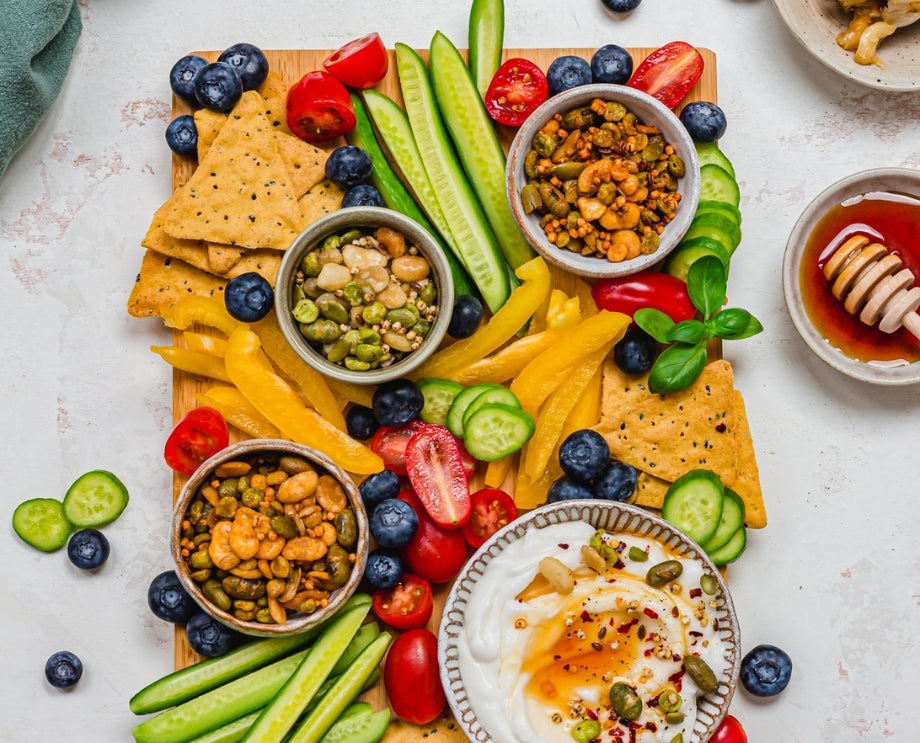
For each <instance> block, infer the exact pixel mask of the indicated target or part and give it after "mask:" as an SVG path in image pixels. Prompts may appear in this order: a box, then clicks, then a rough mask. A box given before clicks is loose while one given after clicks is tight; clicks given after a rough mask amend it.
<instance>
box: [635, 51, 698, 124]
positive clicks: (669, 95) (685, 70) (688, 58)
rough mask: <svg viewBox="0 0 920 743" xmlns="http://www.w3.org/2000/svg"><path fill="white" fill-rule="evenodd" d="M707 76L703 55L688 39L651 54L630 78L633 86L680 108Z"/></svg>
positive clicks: (673, 106) (671, 106)
mask: <svg viewBox="0 0 920 743" xmlns="http://www.w3.org/2000/svg"><path fill="white" fill-rule="evenodd" d="M702 76H703V55H702V54H700V52H699V50H698V49H695V48H694V47H692V46H690V44H688V43H687V42H685V41H672V42H671V43H670V44H665V45H664V46H662V47H659V48H658V49H656V50H655V51H653V52H652V53H651V54H649V55H648V56H647V57H646V58H645V59H644V60H643V61H642V64H640V65H639V66H638V67H637V68H636V69H635V71H634V72H633V74H632V77H631V78H629V82H627V83H626V84H627V85H628V86H629V87H630V88H635V89H636V90H641V91H643V92H644V93H648V94H649V95H650V96H652V97H653V98H657V99H658V100H659V101H661V102H662V103H663V104H664V105H665V106H667V107H668V108H671V109H673V108H676V107H677V104H678V103H680V102H681V101H682V100H683V99H684V98H685V97H686V95H687V93H689V92H690V89H691V88H692V87H693V86H694V85H696V84H697V82H698V81H699V79H700V78H701V77H702Z"/></svg>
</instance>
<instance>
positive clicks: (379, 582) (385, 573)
mask: <svg viewBox="0 0 920 743" xmlns="http://www.w3.org/2000/svg"><path fill="white" fill-rule="evenodd" d="M404 570H405V567H404V565H403V560H402V558H401V557H400V556H399V555H398V554H396V553H395V552H389V551H388V550H380V549H377V550H374V551H373V552H371V553H370V554H369V555H368V556H367V563H365V566H364V577H365V578H366V579H367V582H368V583H370V584H371V586H373V587H374V588H392V587H393V586H395V585H396V584H397V583H399V581H401V580H402V576H403V571H404Z"/></svg>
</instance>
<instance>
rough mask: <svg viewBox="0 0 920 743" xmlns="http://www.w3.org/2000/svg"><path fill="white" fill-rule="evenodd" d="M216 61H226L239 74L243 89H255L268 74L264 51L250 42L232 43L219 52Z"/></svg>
mask: <svg viewBox="0 0 920 743" xmlns="http://www.w3.org/2000/svg"><path fill="white" fill-rule="evenodd" d="M217 61H218V62H226V63H227V64H228V65H230V66H231V67H232V68H233V69H234V70H236V74H237V75H239V77H240V80H241V81H242V83H243V90H255V89H256V88H258V87H259V86H260V85H261V84H262V83H263V82H265V78H266V76H267V75H268V59H266V57H265V53H264V52H263V51H262V50H261V49H259V47H257V46H253V45H252V44H234V45H233V46H229V47H227V48H226V49H224V51H222V52H221V54H220V56H219V57H218V58H217Z"/></svg>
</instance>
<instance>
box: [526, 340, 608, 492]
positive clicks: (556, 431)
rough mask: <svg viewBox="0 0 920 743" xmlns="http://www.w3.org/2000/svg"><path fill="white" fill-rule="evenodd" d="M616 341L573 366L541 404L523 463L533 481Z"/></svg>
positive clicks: (547, 459)
mask: <svg viewBox="0 0 920 743" xmlns="http://www.w3.org/2000/svg"><path fill="white" fill-rule="evenodd" d="M613 344H614V342H613V341H611V342H609V343H608V344H607V345H605V346H603V347H602V348H601V349H600V350H598V351H596V352H595V353H593V354H591V355H590V356H589V357H588V358H586V359H585V360H584V361H583V363H582V364H581V365H579V366H578V367H576V368H575V369H573V370H572V373H571V374H570V375H569V376H568V377H567V378H566V379H565V381H563V382H562V384H560V385H559V386H558V387H557V388H556V389H555V390H553V393H552V394H551V395H550V396H549V397H548V398H547V399H546V403H545V404H544V405H543V406H542V407H541V408H540V414H539V415H538V416H537V420H536V427H535V429H534V434H533V436H532V437H531V438H530V441H528V442H527V453H526V455H525V457H524V459H523V464H522V469H523V470H524V473H525V474H526V475H527V477H529V478H530V480H531V482H536V481H538V480H539V479H540V476H541V474H542V473H543V471H544V470H545V469H546V467H547V464H548V463H549V461H550V459H551V458H552V457H553V455H554V454H555V452H556V448H557V447H558V446H559V442H560V441H561V440H562V431H563V428H564V426H565V422H566V419H567V418H568V417H569V415H570V414H571V412H572V409H573V408H574V407H575V405H576V403H577V402H578V400H579V398H580V397H581V396H582V394H583V393H584V391H585V390H586V389H587V388H588V386H589V385H590V384H591V382H592V380H593V379H594V376H595V374H596V373H597V370H598V369H600V367H601V364H602V363H603V362H604V358H605V357H606V356H607V354H608V353H610V351H611V349H612V348H613Z"/></svg>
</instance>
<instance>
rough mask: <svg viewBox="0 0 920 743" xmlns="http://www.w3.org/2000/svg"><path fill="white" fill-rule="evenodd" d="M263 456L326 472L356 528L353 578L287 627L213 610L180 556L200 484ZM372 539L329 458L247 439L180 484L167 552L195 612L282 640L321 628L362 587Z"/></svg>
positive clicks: (353, 495) (288, 444)
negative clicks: (228, 465) (299, 461)
mask: <svg viewBox="0 0 920 743" xmlns="http://www.w3.org/2000/svg"><path fill="white" fill-rule="evenodd" d="M265 451H278V452H284V453H286V454H295V455H298V456H302V457H303V458H305V459H308V460H309V461H310V462H312V463H314V464H316V465H318V466H319V467H322V468H323V469H325V470H326V471H327V472H328V473H329V474H330V475H332V476H333V477H335V478H336V480H338V482H339V483H340V484H341V485H342V488H343V489H344V490H345V495H346V496H347V497H348V500H349V503H350V505H351V508H352V510H353V511H354V512H355V520H356V521H357V524H358V544H357V546H356V547H355V563H354V566H353V568H352V572H351V575H350V576H349V578H348V581H347V582H346V583H345V585H344V586H342V587H341V588H339V589H338V590H337V591H334V592H333V593H332V595H331V596H330V598H329V602H328V603H327V604H326V606H324V607H323V608H322V609H320V610H318V611H316V612H314V613H313V614H299V615H297V616H296V617H295V618H293V619H291V618H289V619H288V621H287V622H285V624H283V625H280V624H264V623H262V622H255V621H245V620H241V619H237V618H236V617H234V616H233V615H232V614H230V613H229V612H226V611H224V610H222V609H220V608H219V607H217V606H214V604H212V603H211V602H210V601H209V600H208V599H207V597H205V596H204V594H203V593H202V591H201V589H200V587H199V586H198V584H197V583H196V582H195V581H194V580H192V578H191V576H190V575H189V569H188V566H187V565H186V563H185V561H184V560H183V559H182V555H181V553H180V550H181V546H180V539H179V538H178V537H179V534H180V532H181V529H182V521H183V519H184V518H185V512H186V510H187V509H188V507H189V504H190V503H191V500H192V498H194V497H195V494H196V493H197V491H198V488H199V487H200V486H201V484H202V483H203V482H204V481H205V480H206V479H208V476H209V475H210V474H211V472H212V471H213V470H214V469H215V468H216V467H217V466H218V465H220V464H223V463H224V462H228V461H231V460H233V459H238V458H242V457H245V456H248V455H250V454H256V453H258V452H265ZM369 533H370V530H369V526H368V521H367V513H366V511H365V509H364V503H363V501H362V499H361V495H360V492H359V491H358V486H357V485H355V483H354V481H353V480H352V479H351V477H350V476H349V475H348V474H347V473H346V472H345V471H344V470H342V469H341V468H340V467H339V466H338V465H337V464H335V462H333V461H332V460H331V459H330V458H329V457H328V456H326V455H325V454H323V453H322V452H321V451H319V450H317V449H313V448H312V447H309V446H306V445H304V444H299V443H297V442H295V441H288V440H286V439H245V440H243V441H239V442H236V443H233V444H230V445H229V446H227V447H225V448H223V449H221V450H220V451H219V452H217V453H216V454H214V455H213V456H211V457H209V458H208V459H206V460H205V461H204V462H202V463H201V464H200V465H199V466H198V467H197V468H196V470H195V472H194V473H193V474H192V475H191V476H189V478H188V479H187V480H186V481H185V482H184V483H183V485H182V487H181V489H180V491H179V495H178V497H177V498H176V502H175V504H174V505H173V515H172V521H171V524H170V546H171V554H172V559H173V563H174V567H175V571H176V575H177V576H178V577H179V582H180V583H181V584H182V586H183V587H184V588H185V590H186V591H187V592H188V594H189V595H190V596H191V597H192V599H193V600H194V601H195V603H196V604H198V606H200V607H201V608H202V609H203V610H204V611H205V612H207V613H208V614H210V615H211V616H212V617H214V618H215V619H217V620H218V621H220V622H222V623H223V624H225V625H227V626H228V627H230V628H232V629H234V630H237V631H238V632H241V633H243V634H246V635H251V636H254V637H280V636H285V635H289V634H296V633H299V632H305V631H306V630H308V629H310V628H311V627H314V626H316V625H318V624H320V623H321V622H323V621H325V620H326V619H327V618H328V617H329V615H330V614H332V613H334V612H335V611H336V610H337V609H339V608H340V607H341V606H342V604H344V603H345V601H347V600H348V599H349V598H350V597H351V596H352V595H353V594H354V593H355V592H356V591H357V589H358V586H359V585H360V583H361V580H362V577H363V573H364V566H365V564H366V562H367V554H368V534H369Z"/></svg>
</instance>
